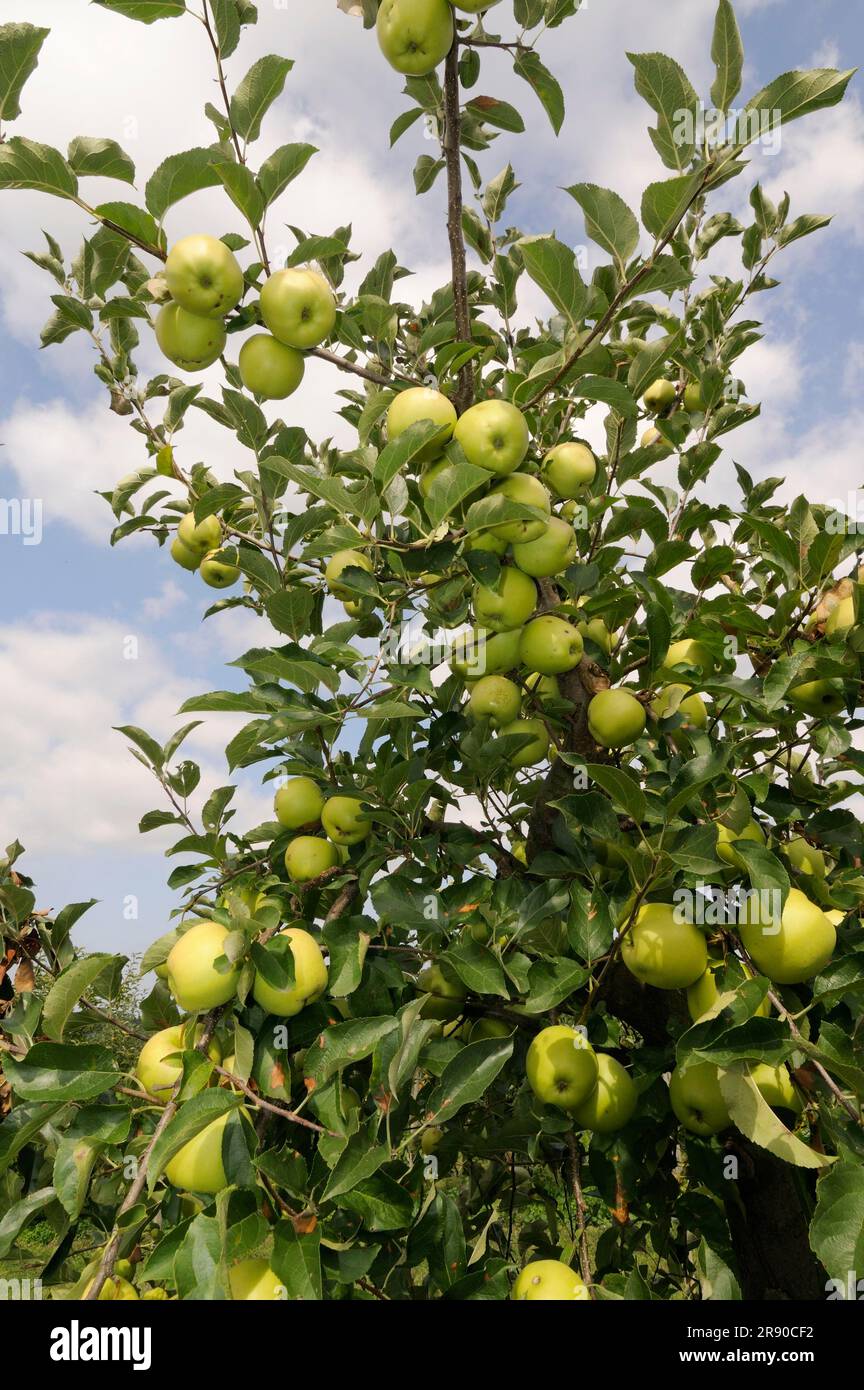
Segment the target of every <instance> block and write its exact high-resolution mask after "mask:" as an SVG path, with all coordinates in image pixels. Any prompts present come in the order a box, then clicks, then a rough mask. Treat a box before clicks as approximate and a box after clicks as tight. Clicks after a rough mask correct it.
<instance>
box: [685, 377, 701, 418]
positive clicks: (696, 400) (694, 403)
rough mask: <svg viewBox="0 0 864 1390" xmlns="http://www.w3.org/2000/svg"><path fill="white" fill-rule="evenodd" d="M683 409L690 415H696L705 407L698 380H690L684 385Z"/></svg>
mask: <svg viewBox="0 0 864 1390" xmlns="http://www.w3.org/2000/svg"><path fill="white" fill-rule="evenodd" d="M684 409H685V410H689V412H690V414H691V415H698V414H700V412H701V411H703V410H704V409H705V402H704V400H703V399H702V387H701V385H700V384H699V382H698V381H691V382H689V383H688V384H687V386H685V387H684Z"/></svg>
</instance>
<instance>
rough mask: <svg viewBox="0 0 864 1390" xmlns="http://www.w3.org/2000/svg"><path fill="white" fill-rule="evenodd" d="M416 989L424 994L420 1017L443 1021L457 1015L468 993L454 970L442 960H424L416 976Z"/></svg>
mask: <svg viewBox="0 0 864 1390" xmlns="http://www.w3.org/2000/svg"><path fill="white" fill-rule="evenodd" d="M417 989H418V991H419V992H420V993H421V994H425V995H426V998H425V999H424V1000H423V1007H422V1009H421V1010H420V1014H421V1017H422V1018H433V1019H442V1020H444V1021H448V1020H450V1019H454V1018H458V1017H459V1015H460V1014H461V1013H462V1006H463V1004H464V1002H465V999H466V997H467V994H468V991H467V989H466V988H465V986H464V985H463V983H462V981H461V980H460V979H459V976H458V975H457V974H456V972H455V971H454V970H453V969H452V968H451V967H450V966H449V965H447V964H446V963H445V962H443V961H442V962H438V961H432V960H430V961H427V962H426V964H425V965H424V966H423V968H422V970H421V971H420V973H419V975H418V976H417Z"/></svg>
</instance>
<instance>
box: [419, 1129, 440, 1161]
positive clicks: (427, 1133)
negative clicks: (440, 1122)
mask: <svg viewBox="0 0 864 1390" xmlns="http://www.w3.org/2000/svg"><path fill="white" fill-rule="evenodd" d="M443 1138H444V1131H443V1129H438V1127H437V1126H436V1125H432V1127H431V1129H424V1131H423V1133H422V1134H421V1136H420V1152H421V1153H422V1154H426V1155H429V1154H434V1152H435V1150H436V1149H437V1148H439V1146H440V1144H441V1140H442V1139H443Z"/></svg>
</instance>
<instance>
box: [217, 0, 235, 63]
mask: <svg viewBox="0 0 864 1390" xmlns="http://www.w3.org/2000/svg"><path fill="white" fill-rule="evenodd" d="M210 9H211V10H212V12H213V19H214V22H215V24H216V41H217V43H218V44H219V55H220V57H222V58H228V57H230V55H231V54H232V53H233V52H234V50H235V48H236V47H237V45H238V43H239V42H240V12H239V10H238V8H237V5H236V3H235V0H210Z"/></svg>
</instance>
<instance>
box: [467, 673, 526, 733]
mask: <svg viewBox="0 0 864 1390" xmlns="http://www.w3.org/2000/svg"><path fill="white" fill-rule="evenodd" d="M521 709H522V692H521V691H520V689H519V687H518V685H514V683H513V681H511V680H508V679H507V677H506V676H483V677H482V679H481V680H479V681H478V682H477V684H476V685H475V686H474V687H473V689H472V691H471V698H470V699H469V701H468V713H469V714H470V715H471V717H472V718H473V719H488V720H489V726H490V728H492V729H500V728H501V725H502V724H512V722H513V720H514V719H518V718H519V712H520V710H521Z"/></svg>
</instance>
